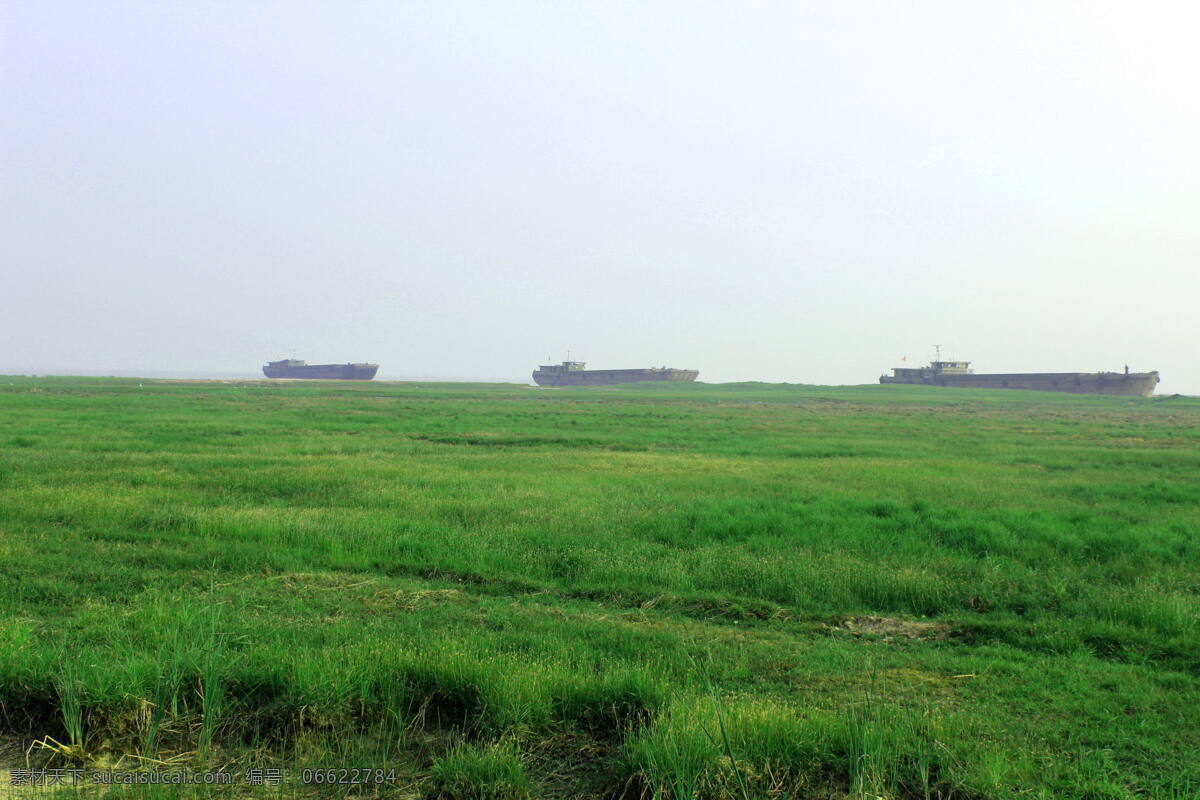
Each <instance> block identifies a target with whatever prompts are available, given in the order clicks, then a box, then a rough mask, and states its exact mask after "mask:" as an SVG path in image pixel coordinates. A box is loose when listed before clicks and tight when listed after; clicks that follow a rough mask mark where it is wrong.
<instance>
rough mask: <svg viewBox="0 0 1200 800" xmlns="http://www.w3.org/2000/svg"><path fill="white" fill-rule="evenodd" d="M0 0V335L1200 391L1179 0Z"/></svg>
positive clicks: (497, 361)
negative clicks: (933, 371) (1082, 379)
mask: <svg viewBox="0 0 1200 800" xmlns="http://www.w3.org/2000/svg"><path fill="white" fill-rule="evenodd" d="M1197 8H1198V7H1197V6H1196V5H1195V4H1194V3H1184V2H1179V3H1162V4H1154V3H1145V2H1139V3H1130V2H1119V3H1117V2H1077V3H1055V2H1046V0H1036V2H1019V3H1018V2H986V3H985V2H964V1H963V0H954V2H921V3H910V2H870V3H867V2H859V3H856V2H846V1H845V0H829V1H828V2H793V3H782V2H781V3H767V2H762V3H748V2H729V3H702V2H689V3H655V2H646V1H645V0H641V1H640V2H629V3H621V2H613V1H612V0H603V2H587V3H583V2H578V3H572V2H549V1H547V2H538V3H521V2H508V1H506V2H490V3H484V2H472V3H455V2H446V0H437V2H420V3H418V2H409V3H405V2H399V0H393V1H389V2H346V1H345V0H338V1H337V2H333V1H332V0H329V1H328V2H320V3H316V2H313V3H305V2H298V1H297V0H282V1H281V2H255V1H254V0H229V1H228V2H215V1H214V2H178V0H171V1H170V2H167V1H165V0H164V1H163V2H156V1H154V0H145V1H144V2H114V1H112V0H105V2H95V0H87V1H86V2H76V3H71V2H52V1H47V0H0V158H2V161H0V169H2V172H0V259H2V260H0V279H2V281H0V286H2V293H0V310H2V314H0V368H7V369H20V370H25V371H37V370H39V369H43V370H48V369H68V370H72V369H80V370H82V369H89V370H95V369H113V370H123V371H137V370H146V371H153V370H167V369H183V370H193V371H209V370H210V371H213V372H230V371H233V372H253V371H255V370H257V369H258V368H259V366H260V365H261V364H262V363H263V362H264V361H266V360H267V359H271V358H275V357H279V356H289V355H294V356H295V357H298V358H305V359H308V360H309V361H310V362H326V361H368V360H369V361H377V362H379V363H380V364H381V365H382V368H381V370H380V376H381V377H387V376H401V375H422V376H430V375H443V376H493V377H497V378H509V377H514V376H521V375H527V374H528V372H529V371H530V370H531V369H532V368H533V367H534V366H535V365H537V364H538V363H543V362H544V361H545V359H546V358H547V356H549V357H551V358H552V359H554V360H561V359H562V358H564V357H565V355H566V351H567V350H568V349H569V350H570V351H571V354H572V356H573V357H575V358H577V359H580V360H586V361H588V362H589V364H591V365H592V366H594V367H597V368H605V367H635V366H650V365H664V364H665V365H670V366H676V367H687V368H693V369H699V370H700V379H701V380H708V381H728V380H769V381H792V382H805V383H866V382H873V381H875V380H877V378H878V376H879V375H880V373H882V372H884V371H886V370H887V369H888V368H890V367H893V366H897V365H900V363H901V362H900V360H899V359H900V358H901V357H902V356H907V357H908V358H909V360H910V361H913V360H923V359H925V358H927V357H928V356H931V355H932V352H933V347H932V345H933V344H935V343H941V344H943V345H945V348H946V349H945V350H944V351H943V352H944V354H947V355H948V354H950V353H951V352H953V354H954V355H956V356H957V357H958V358H960V359H967V360H971V361H973V362H974V365H975V367H976V368H977V369H979V370H980V371H985V372H1004V371H1023V370H1063V371H1075V370H1082V371H1092V370H1103V369H1112V370H1120V369H1123V367H1124V365H1126V364H1129V365H1130V366H1131V367H1132V368H1133V369H1135V370H1141V369H1158V370H1160V371H1161V372H1162V375H1163V382H1162V384H1161V385H1160V387H1159V391H1160V392H1185V393H1200V360H1198V359H1197V350H1198V349H1200V321H1198V319H1200V275H1198V271H1200V91H1198V90H1197V77H1198V76H1200V46H1198V45H1197V44H1196V31H1197V30H1198V29H1200V11H1197V10H1196V9H1197Z"/></svg>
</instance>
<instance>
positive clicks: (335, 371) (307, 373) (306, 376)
mask: <svg viewBox="0 0 1200 800" xmlns="http://www.w3.org/2000/svg"><path fill="white" fill-rule="evenodd" d="M378 371H379V365H378V364H305V365H303V366H272V365H270V364H268V365H267V366H265V367H263V374H264V375H266V376H267V377H268V378H293V379H297V380H306V381H313V380H317V381H369V380H371V379H372V378H374V377H375V373H376V372H378Z"/></svg>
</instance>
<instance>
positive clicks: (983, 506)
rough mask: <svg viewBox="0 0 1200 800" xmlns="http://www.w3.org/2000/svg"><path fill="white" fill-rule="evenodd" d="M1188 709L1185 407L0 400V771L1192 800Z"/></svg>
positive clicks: (970, 397) (191, 396)
mask: <svg viewBox="0 0 1200 800" xmlns="http://www.w3.org/2000/svg"><path fill="white" fill-rule="evenodd" d="M1198 708H1200V401H1198V400H1196V399H1190V398H1152V399H1147V400H1144V399H1140V398H1113V397H1091V396H1071V395H1054V394H1043V393H1026V392H988V391H976V390H938V389H924V388H918V387H898V386H897V387H892V386H888V387H883V386H864V387H845V388H831V387H807V386H771V385H761V384H738V385H715V386H707V385H703V384H689V385H676V386H672V385H661V386H655V385H640V386H625V387H607V388H591V389H551V390H547V389H538V388H534V387H524V386H513V385H487V384H474V385H464V384H409V383H377V382H372V383H368V384H356V383H340V382H337V383H334V382H330V383H303V382H277V383H271V382H244V383H237V382H194V383H188V382H168V381H158V382H155V381H137V380H120V379H82V378H18V377H7V378H0V743H4V746H0V759H3V760H6V761H7V762H12V763H0V768H7V769H14V768H15V769H29V768H68V767H74V768H86V769H94V770H129V769H134V768H137V767H139V766H144V765H151V766H152V767H154V768H156V769H160V770H162V769H167V768H168V767H169V768H180V769H188V770H202V769H218V768H220V769H226V770H229V771H231V772H233V773H235V774H238V775H240V776H244V775H246V774H247V770H251V769H263V768H269V769H283V770H286V772H287V775H288V777H287V779H286V780H287V783H286V784H285V787H284V788H283V789H281V788H272V787H258V786H253V785H248V784H245V783H244V782H243V783H239V784H238V785H237V786H235V787H233V788H225V789H214V788H204V787H191V788H179V787H151V788H146V787H143V788H135V789H123V790H121V791H120V792H119V793H120V794H135V795H139V796H143V795H144V796H155V797H160V796H161V797H176V796H189V797H190V796H210V795H213V796H251V795H258V794H269V795H271V796H279V795H280V793H281V792H283V793H284V794H285V795H286V796H291V795H294V794H310V795H314V796H360V795H366V796H375V795H379V796H388V797H405V796H426V797H437V796H441V797H463V798H466V797H495V798H506V797H530V796H533V797H597V798H599V797H618V796H624V797H660V798H745V797H772V796H777V797H860V798H865V797H872V798H874V797H897V798H899V797H905V798H908V797H914V798H926V797H942V798H948V797H961V798H1009V797H1013V798H1016V797H1061V798H1081V797H1094V798H1109V797H1111V798H1132V797H1155V798H1157V797H1163V798H1177V799H1182V798H1188V799H1189V800H1194V798H1196V797H1197V796H1200V710H1198ZM46 737H50V739H47V738H46ZM51 739H52V741H51ZM39 740H41V741H42V742H43V745H44V746H36V745H35V746H33V747H32V748H30V745H31V744H33V743H34V742H36V741H39ZM26 750H28V753H29V755H28V757H26V755H25V752H26ZM14 754H19V755H14ZM155 765H157V766H155ZM319 767H334V768H338V767H347V768H353V767H360V768H365V767H370V768H372V769H375V768H380V769H386V770H389V771H391V772H389V773H388V775H387V780H385V781H383V782H381V783H374V782H368V783H363V782H361V781H360V782H359V783H357V784H345V783H343V784H341V785H338V786H329V785H324V784H315V783H311V782H310V783H308V784H303V785H302V784H301V777H302V776H303V774H304V773H303V772H302V770H304V769H306V768H308V769H311V768H319ZM309 777H310V778H312V777H313V776H312V774H311V773H310V774H309ZM359 777H361V776H359ZM8 788H9V787H0V796H3V792H4V791H5V790H6V789H8ZM14 791H15V790H14ZM21 791H23V792H28V791H30V790H26V789H22V790H21ZM38 791H39V792H40V793H41V794H44V791H41V790H38Z"/></svg>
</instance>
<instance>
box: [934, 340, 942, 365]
mask: <svg viewBox="0 0 1200 800" xmlns="http://www.w3.org/2000/svg"><path fill="white" fill-rule="evenodd" d="M933 352H935V353H937V361H938V362H939V363H940V362H941V360H942V346H941V345H940V344H935V345H934V346H933Z"/></svg>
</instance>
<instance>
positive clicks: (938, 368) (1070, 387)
mask: <svg viewBox="0 0 1200 800" xmlns="http://www.w3.org/2000/svg"><path fill="white" fill-rule="evenodd" d="M970 366H971V362H969V361H933V362H930V364H929V366H927V367H911V368H908V367H896V368H895V369H893V370H892V373H893V374H891V375H881V376H880V377H879V382H880V383H907V384H914V385H919V386H950V387H960V388H970V389H1025V390H1029V391H1035V392H1072V393H1075V394H1121V395H1135V396H1139V397H1149V396H1150V395H1151V394H1153V393H1154V387H1155V386H1156V385H1157V384H1158V381H1159V378H1158V372H1157V371H1156V370H1155V371H1151V372H1130V371H1129V367H1126V368H1125V371H1124V372H1012V373H996V374H991V375H978V374H976V373H975V371H974V370H972V369H971V368H970Z"/></svg>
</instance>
